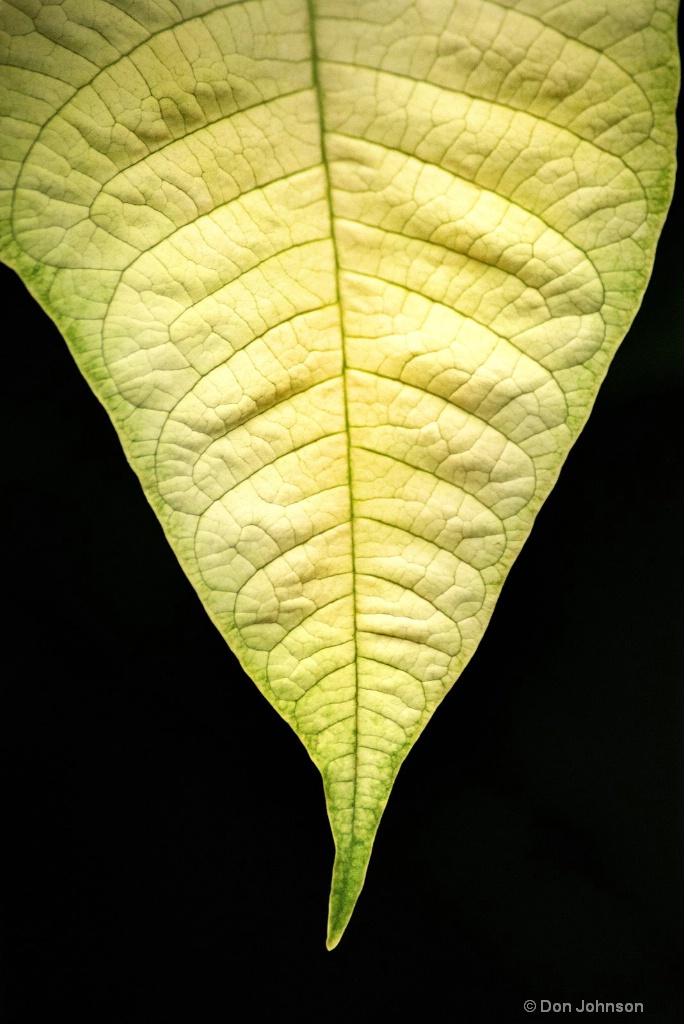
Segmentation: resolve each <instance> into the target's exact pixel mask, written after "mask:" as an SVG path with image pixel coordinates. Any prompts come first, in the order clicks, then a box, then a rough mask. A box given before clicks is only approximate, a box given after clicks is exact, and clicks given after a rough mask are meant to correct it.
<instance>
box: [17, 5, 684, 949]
mask: <svg viewBox="0 0 684 1024" xmlns="http://www.w3.org/2000/svg"><path fill="white" fill-rule="evenodd" d="M604 7H606V5H604ZM31 10H32V9H31ZM607 10H608V12H607V13H606V14H605V16H602V17H600V18H599V17H597V14H596V6H595V5H594V4H591V3H589V2H586V0H585V2H581V0H578V2H575V3H571V4H566V5H564V6H562V7H558V6H557V5H554V4H551V3H549V2H547V0H527V2H519V3H514V2H505V3H504V2H500V3H498V4H495V3H486V2H483V0H441V2H439V0H438V2H435V0H433V2H431V3H429V4H428V3H421V2H414V3H409V2H399V0H394V2H391V3H378V2H376V0H370V2H369V0H364V2H361V0H347V2H339V0H338V2H336V3H332V2H319V3H306V2H304V0H270V2H269V0H263V2H257V0H248V2H244V3H239V2H236V3H229V4H224V5H217V4H214V3H211V2H206V3H195V4H189V3H188V4H179V5H177V6H173V7H172V6H171V5H168V6H167V5H166V4H159V5H154V6H153V5H144V9H143V8H141V7H140V5H128V4H122V5H114V4H109V3H101V4H80V3H78V2H73V3H68V2H67V3H65V4H62V5H59V6H53V5H47V4H46V5H44V6H42V7H40V8H39V9H38V11H37V13H35V14H29V13H28V8H27V9H26V11H24V9H23V6H22V5H16V6H13V5H9V4H8V5H7V6H6V7H5V8H4V11H3V19H4V27H5V31H6V33H7V34H6V37H5V43H4V49H3V53H4V59H3V64H4V67H3V82H4V85H5V90H6V92H5V95H6V109H5V110H4V114H5V124H6V127H5V143H4V146H3V153H4V154H5V162H4V168H5V169H4V172H3V192H2V193H1V195H2V199H1V202H2V224H3V227H2V246H3V249H2V251H3V255H4V259H5V261H6V262H7V263H8V264H9V265H11V266H13V267H15V268H16V269H17V270H18V271H19V272H20V273H21V275H22V277H23V278H24V280H25V282H26V283H27V285H28V286H29V288H30V289H31V291H32V293H33V294H34V295H35V296H36V298H38V300H39V301H40V302H41V303H42V304H43V306H44V307H45V309H46V310H47V311H48V312H49V313H50V315H51V316H52V317H53V319H54V320H55V322H56V323H57V325H58V326H59V328H60V330H61V331H62V333H63V334H64V336H65V337H66V338H67V341H68V342H69V344H70V346H71V349H72V351H73V353H74V356H75V357H76V359H77V361H78V363H79V365H80V367H81V369H82V370H83V372H84V374H85V376H86V378H87V379H88V381H89V383H90V384H91V386H92V387H93V389H94V390H95V392H96V393H97V395H98V396H99V398H100V399H101V401H102V402H103V404H104V405H105V406H106V408H107V409H108V411H109V414H110V416H111V417H112V420H113V422H114V424H115V426H116V428H117V430H118V432H119V436H120V438H121V441H122V444H123V446H124V449H125V451H126V454H127V456H128V459H129V461H130V462H131V464H132V466H133V468H134V469H135V471H136V472H137V473H138V475H139V477H140V479H141V482H142V484H143V487H144V489H145V492H146V494H147V496H148V498H149V500H150V502H151V504H152V505H153V507H154V508H155V510H156V511H157V514H158V516H159V518H160V520H161V522H162V524H163V526H164V529H165V531H166V534H167V536H168V538H169V540H170V542H171V544H172V546H173V547H174V550H175V552H176V554H177V555H178V558H179V560H180V562H181V564H182V565H183V567H184V569H185V571H186V573H187V574H188V576H189V578H190V580H191V581H192V583H193V585H194V586H195V588H196V589H197V592H198V593H199V595H200V597H201V599H202V601H203V602H204V605H205V607H206V608H207V611H208V612H209V614H210V616H211V617H212V619H213V621H214V622H215V623H216V625H217V626H218V628H219V629H220V630H221V632H222V633H223V635H224V636H225V637H226V639H227V640H228V641H229V643H230V644H231V647H232V648H233V649H234V650H235V651H236V653H237V654H238V657H239V658H240V660H241V662H242V664H243V665H244V667H245V668H246V670H247V671H248V672H249V673H250V674H251V675H252V677H253V678H254V679H255V681H256V682H257V685H258V686H259V687H260V689H261V690H262V692H263V693H264V694H265V696H266V697H267V698H268V699H269V700H270V701H271V703H272V704H273V705H274V706H275V707H276V709H277V710H278V711H279V712H280V713H281V714H282V715H283V717H285V718H286V720H287V721H289V722H290V724H291V725H292V726H293V728H294V729H295V731H296V732H297V733H298V735H299V736H300V738H301V739H302V741H303V742H304V744H305V746H306V748H307V750H308V751H309V753H310V755H311V757H312V759H313V760H314V762H315V763H316V764H317V766H318V767H319V769H320V771H321V774H322V776H323V782H324V787H325V792H326V800H327V803H328V810H329V815H330V821H331V827H332V831H333V835H334V838H335V844H336V860H335V868H334V874H333V887H332V894H331V904H330V921H329V935H328V943H329V946H331V947H332V946H334V945H335V944H336V943H337V942H338V941H339V938H340V937H341V935H342V932H343V930H344V928H345V927H346V924H347V922H348V920H349V917H350V915H351V912H352V910H353V907H354V904H355V902H356V899H357V897H358V894H359V892H360V889H361V887H362V885H363V879H364V876H365V871H366V866H367V863H368V859H369V857H370V852H371V847H372V843H373V839H374V836H375V833H376V830H377V827H378V823H379V820H380V816H381V814H382V812H383V810H384V807H385V804H386V802H387V798H388V796H389V792H390V789H391V787H392V784H393V781H394V778H395V776H396V774H397V771H398V770H399V767H400V765H401V763H402V761H403V759H404V758H405V756H406V754H407V753H408V751H409V749H410V747H411V746H412V744H413V743H414V742H415V739H416V738H417V737H418V735H419V734H420V732H421V731H422V729H423V728H424V726H425V725H426V723H427V721H428V720H429V718H430V716H431V714H432V712H433V711H434V709H435V708H436V707H437V705H438V704H439V702H440V701H441V699H442V698H443V696H444V695H445V693H446V692H447V690H448V689H449V688H450V686H451V685H452V684H453V682H454V680H455V678H457V676H458V675H459V674H460V672H461V671H462V669H463V667H464V666H465V664H466V663H467V661H468V660H469V658H470V657H471V655H472V654H473V652H474V650H475V648H476V646H477V644H478V642H479V639H480V637H481V635H482V632H483V630H484V627H485V626H486V624H487V622H488V620H489V618H490V616H491V613H492V610H493V607H494V604H495V602H496V599H497V596H498V593H499V590H500V588H501V585H502V583H503V580H504V579H505V576H506V573H507V571H508V568H509V567H510V565H511V564H512V562H513V560H514V559H515V557H516V555H517V554H518V552H519V550H520V548H521V546H522V544H523V542H524V540H525V538H526V536H527V534H528V533H529V529H530V527H531V525H532V522H533V519H534V516H535V514H536V512H537V510H538V509H539V507H540V505H541V503H542V501H543V500H544V498H545V497H546V496H547V494H548V492H549V490H550V489H551V487H552V485H553V483H554V481H555V479H556V476H557V474H558V471H559V469H560V466H561V464H562V462H563V460H564V458H565V456H566V455H567V452H568V450H569V448H570V445H571V444H572V441H573V440H574V438H575V437H576V436H577V433H578V432H579V430H580V429H581V427H582V425H583V423H584V422H585V420H586V417H587V415H588V412H589V410H590V407H591V404H592V402H593V400H594V397H595V395H596V391H597V388H598V386H599V383H600V381H601V380H602V378H603V376H604V374H605V372H606V369H607V367H608V363H609V361H610V358H611V356H612V354H613V352H614V351H615V348H616V346H617V345H618V344H619V341H620V339H621V338H622V336H623V335H624V333H625V331H626V329H627V327H628V326H629V324H630V322H631V320H632V318H633V316H634V313H635V311H636V308H637V306H638V304H639V301H640V298H641V295H642V294H643V290H644V288H645V285H646V281H647V278H648V275H649V273H650V270H651V266H652V261H653V254H654V248H655V242H656V239H657V235H658V232H659V230H660V227H661V225H662V222H663V219H664V216H665V212H666V209H667V205H668V202H669V199H670V196H671V191H672V184H673V175H674V166H673V148H674V126H673V110H674V100H675V92H676V86H677V68H676V63H675V54H674V28H675V26H674V19H675V13H676V4H675V3H674V2H672V0H662V2H659V3H657V4H655V3H646V2H644V3H640V4H632V5H630V7H629V10H626V9H625V7H624V5H622V4H621V3H618V2H617V0H613V2H611V3H610V4H608V5H607Z"/></svg>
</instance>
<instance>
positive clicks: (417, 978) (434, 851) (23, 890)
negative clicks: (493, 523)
mask: <svg viewBox="0 0 684 1024" xmlns="http://www.w3.org/2000/svg"><path fill="white" fill-rule="evenodd" d="M680 193H681V187H680ZM681 209H682V200H681V198H679V199H678V201H677V202H676V204H675V207H674V208H673V212H672V216H671V218H670V221H669V222H668V225H667V227H666V229H665V232H664V234H663V237H662V241H661V244H660V247H659V252H658V258H657V262H656V269H655V272H654V277H653V280H652V283H651V286H650V289H649V291H648V293H647V296H646V298H645V300H644V303H643V306H642V309H641V311H640V313H639V315H638V318H637V321H636V323H635V326H634V328H633V329H632V331H631V332H630V334H629V336H628V338H627V339H626V341H625V342H624V344H623V347H622V348H621V350H620V351H619V353H618V355H617V357H616V359H615V362H614V364H613V367H612V368H611V371H610V373H609V376H608V378H607V380H606V382H605V384H604V387H603V389H602V391H601V394H600V397H599V399H598V401H597V404H596V407H595V410H594V412H593V414H592V417H591V419H590V422H589V424H588V426H587V427H586V429H585V431H584V433H583V434H582V436H581V438H580V439H579V441H578V442H577V444H576V446H575V448H574V449H573V451H572V452H571V454H570V456H569V458H568V460H567V463H566V466H565V468H564V469H563V472H562V474H561V478H560V480H559V483H558V485H557V487H556V489H555V491H554V492H553V494H552V496H551V497H550V498H549V499H548V501H547V503H546V505H545V506H544V508H543V509H542V511H541V513H540V515H539V517H538V520H537V524H536V526H535V529H534V531H533V534H532V536H531V538H530V540H529V541H528V543H527V545H526V547H525V549H524V551H523V553H522V555H521V556H520V558H519V560H518V562H517V563H516V565H515V566H514V568H513V570H512V572H511V574H510V577H509V581H508V582H507V584H506V586H505V588H504V591H503V595H502V597H501V599H500V601H499V604H498V606H497V610H496V612H495V614H494V617H493V620H492V622H491V625H490V627H489V629H488V631H487V634H486V636H485V639H484V640H483V642H482V644H481V647H480V650H479V651H478V653H477V654H476V656H475V657H474V659H473V661H472V663H471V664H470V666H469V667H468V669H467V670H466V672H465V673H464V675H463V676H462V678H461V680H460V681H459V682H458V684H457V685H456V687H455V688H454V690H453V691H452V692H451V694H450V695H449V696H448V698H447V699H446V701H445V702H444V704H443V705H442V707H441V708H440V710H439V711H438V713H437V714H436V715H435V718H434V719H433V721H432V722H431V724H430V725H429V726H428V728H427V730H426V733H425V734H424V736H423V737H422V738H421V739H420V741H419V742H418V744H417V745H416V747H415V749H414V750H413V752H412V753H411V755H410V757H409V758H408V760H407V762H406V764H405V766H404V767H403V768H402V770H401V773H400V775H399V778H398V780H397V783H396V785H395V789H394V792H393V794H392V797H391V799H390V802H389V805H388V808H387V811H386V813H385V817H384V819H383V822H382V824H381V827H380V831H379V834H378V838H377V841H376V847H375V851H374V854H373V858H372V861H371V865H370V869H369V874H368V878H367V882H366V887H365V890H364V892H363V894H362V896H361V899H360V901H359V904H358V907H357V910H356V912H355V914H354V917H353V919H352V922H351V924H350V926H349V929H348V931H347V933H346V935H345V937H344V938H343V940H342V943H341V944H340V946H339V947H338V949H337V950H336V951H334V952H333V953H327V952H326V951H325V949H324V936H325V919H326V909H327V896H328V885H329V879H330V870H331V865H332V856H333V849H332V841H331V839H330V838H329V832H328V824H327V819H326V815H325V808H324V803H323V794H322V789H321V785H320V781H319V778H318V773H317V772H316V770H315V768H314V767H313V766H312V765H311V763H310V762H309V760H308V757H307V755H306V753H305V751H304V749H303V747H302V746H301V745H300V744H299V742H298V740H297V739H296V737H295V736H294V734H293V733H291V732H290V730H289V728H288V727H287V726H286V725H285V724H284V723H283V722H282V721H281V720H280V719H279V717H278V716H277V714H276V713H275V712H274V711H273V710H272V709H271V708H270V707H269V705H268V704H267V703H266V701H265V700H264V699H263V698H262V697H261V696H260V695H259V693H258V691H257V690H256V688H255V687H254V685H253V684H252V683H251V682H250V681H249V680H247V679H246V678H245V677H244V676H243V675H242V673H241V671H240V669H239V667H238V666H237V663H236V662H235V660H234V658H233V657H232V655H231V653H230V652H229V651H228V649H227V648H226V646H225V644H224V642H223V641H222V640H221V638H220V637H219V635H218V634H217V632H216V631H215V629H214V627H213V626H212V625H211V623H210V622H209V620H208V619H207V617H206V616H205V614H204V612H203V610H202V608H201V606H200V604H199V601H198V599H197V598H196V596H195V594H194V592H193V591H192V589H191V587H190V585H189V584H188V583H187V581H186V580H185V578H184V576H183V575H182V573H181V571H180V569H179V567H178V565H177V564H176V562H175V559H174V557H173V555H172V554H171V552H170V550H169V549H168V548H167V545H166V542H165V540H164V537H163V535H162V532H161V528H160V527H159V526H158V524H157V522H156V520H155V518H154V515H153V513H152V512H151V510H150V509H149V507H148V505H147V503H146V501H145V499H144V497H143V495H142V492H141V491H140V488H139V485H138V483H137V480H136V478H135V477H134V476H133V474H132V472H131V471H130V469H129V468H128V466H127V464H126V462H125V459H124V457H123V455H122V453H121V450H120V447H119V444H118V441H117V439H116V437H115V435H114V432H113V429H112V428H111V426H110V425H109V421H108V419H107V417H106V415H105V413H104V411H103V410H102V408H101V407H100V406H99V404H98V403H97V401H96V400H95V399H94V398H93V396H92V394H91V393H90V391H89V389H88V387H87V385H86V384H85V382H84V381H83V379H82V378H81V377H80V375H79V373H78V371H77V369H76V367H75V366H74V364H73V362H72V360H71V357H70V355H69V354H68V351H67V349H66V346H65V344H64V342H63V341H62V340H61V339H60V337H59V335H58V334H57V332H56V330H55V329H54V327H53V326H52V324H51V322H50V321H49V320H47V319H46V318H45V316H44V315H43V314H42V313H41V311H40V310H39V309H38V307H37V306H36V305H35V304H34V303H33V302H32V300H31V299H30V298H29V297H28V296H27V295H26V293H25V292H24V291H23V288H22V286H21V285H20V283H19V282H18V280H17V279H16V278H15V277H14V275H13V274H12V273H11V272H9V271H7V270H4V268H3V275H2V294H3V296H4V299H5V302H4V306H3V308H4V310H5V320H6V324H5V326H6V327H7V331H6V333H5V343H4V345H5V360H4V371H5V372H4V384H3V409H2V412H3V437H4V439H5V445H4V476H5V481H6V485H7V487H6V495H7V497H6V499H5V511H6V513H7V515H8V525H7V526H6V528H5V532H4V537H5V542H6V553H7V554H6V570H5V581H6V584H7V586H6V594H7V601H8V607H7V609H6V611H5V613H4V615H3V617H4V619H5V623H6V624H7V626H8V627H9V628H8V634H7V641H6V647H5V654H6V659H5V660H6V664H7V667H8V670H7V672H6V682H5V684H4V686H3V715H2V719H3V721H2V727H3V733H4V735H3V737H2V743H3V763H4V772H5V776H6V783H5V792H6V794H7V795H8V797H9V805H8V806H7V809H6V811H5V812H4V813H3V823H4V825H5V840H4V844H3V845H4V847H5V849H6V852H8V853H9V859H8V860H7V861H6V863H5V867H4V868H3V869H2V875H1V877H2V927H3V935H2V941H3V981H4V991H3V996H2V999H3V1002H4V1005H5V1006H6V1011H7V1012H6V1015H5V1020H7V1022H8V1024H10V1022H11V1024H15V1022H16V1024H18V1022H22V1024H23V1022H32V1021H34V1020H35V1021H38V1020H40V1021H50V1022H51V1021H62V1020H69V1021H79V1022H80V1021H89V1022H93V1024H110V1022H116V1024H124V1022H125V1024H129V1022H138V1021H145V1022H155V1024H156V1022H157V1021H166V1020H175V1019H183V1020H188V1021H191V1022H193V1024H194V1022H195V1021H204V1020H214V1019H216V1018H217V1017H218V1015H219V1014H220V1015H221V1016H224V1015H225V1016H228V1017H230V1019H233V1018H235V1019H237V1020H242V1019H252V1015H254V1017H256V1019H260V1017H261V1016H262V1013H265V1012H266V1010H267V1008H268V1007H269V1006H270V1007H271V1012H273V1013H274V1014H275V1013H277V1014H278V1016H280V1015H284V1016H288V1015H289V1014H290V1013H296V1014H298V1015H304V1016H306V1017H309V1018H312V1019H316V1020H319V1019H320V1020H333V1021H334V1020H338V1019H339V1020H342V1019H344V1020H346V1019H348V1017H349V1014H350V1013H351V1014H353V1017H354V1018H356V1019H361V1020H363V1019H366V1018H369V1017H370V1016H371V1015H376V1014H377V1015H378V1016H380V1018H381V1019H385V1017H387V1016H389V1015H390V1014H395V1013H399V1014H401V1012H402V1010H403V1011H404V1013H406V1014H407V1013H408V1012H409V1011H408V1008H409V1006H410V1005H412V1004H413V1003H414V1001H416V1000H418V1002H419V1004H420V1005H421V1010H420V1011H419V1013H418V1017H419V1019H421V1020H433V1019H436V1020H442V1019H444V1020H451V1019H455V1020H461V1021H465V1022H470V1021H480V1020H483V1021H486V1020H497V1021H503V1022H507V1021H517V1020H523V1019H526V1020H530V1019H534V1018H535V1016H539V1017H541V1016H542V1015H541V1014H527V1015H526V1014H525V1013H524V1011H523V1008H522V1004H523V1000H525V999H535V1000H537V1001H540V1000H542V999H549V1000H554V1001H562V1000H570V1001H572V1002H573V1005H574V1004H576V1003H578V1002H579V1001H581V1000H582V999H584V1000H587V1001H592V1000H614V1001H624V1002H626V1001H636V1000H640V1001H642V1002H643V1003H644V1005H645V1013H644V1014H643V1016H642V1017H641V1019H644V1020H648V1021H663V1022H668V1024H669V1022H673V1024H674V1022H675V1021H680V1020H682V1019H684V1012H683V1009H684V1008H683V1006H682V1001H681V996H682V993H681V989H680V988H679V987H678V986H679V969H680V967H681V962H682V952H684V950H683V949H682V941H681V939H682V929H681V921H682V917H683V911H684V907H682V899H681V896H682V883H683V882H684V878H683V872H682V853H683V851H684V843H683V838H684V837H683V835H682V832H683V830H682V823H683V818H682V802H681V798H682V793H681V788H682V787H681V781H682V777H683V774H684V773H683V772H682V768H683V765H682V757H681V748H682V738H683V735H684V730H683V724H684V723H683V721H682V718H683V716H682V671H681V665H682V654H683V653H684V652H682V646H681V635H682V611H683V607H682V599H681V590H682V569H683V566H684V557H683V555H684V552H683V550H682V544H681V531H682V498H683V497H684V495H683V494H682V484H681V476H682V474H681V464H680V449H681V442H682V429H681V420H682V400H683V397H684V388H683V386H682V371H683V367H684V350H683V342H684V308H683V305H684V304H683V294H682V293H683V283H684V281H683V277H682V269H683V260H682V252H681V238H682V233H681V225H682V219H681ZM240 991H242V992H244V991H247V992H248V995H249V999H250V1002H249V1003H248V1004H247V1005H248V1006H249V1013H248V1014H247V1013H246V1011H245V1010H244V1009H243V1010H240V1009H239V1008H238V1007H237V1005H236V1002H235V1001H236V999H237V993H238V992H240ZM440 1003H441V1004H442V1005H441V1008H440ZM186 1004H187V1006H188V1007H189V1009H188V1010H187V1011H185V1010H183V1009H182V1007H184V1006H185V1005H186ZM274 1006H275V1007H276V1009H273V1007H274ZM552 1018H554V1019H557V1017H555V1015H554V1014H552V1013H549V1014H548V1016H546V1017H543V1018H542V1019H546V1020H549V1019H552ZM575 1019H582V1018H575ZM621 1019H624V1018H621Z"/></svg>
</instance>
